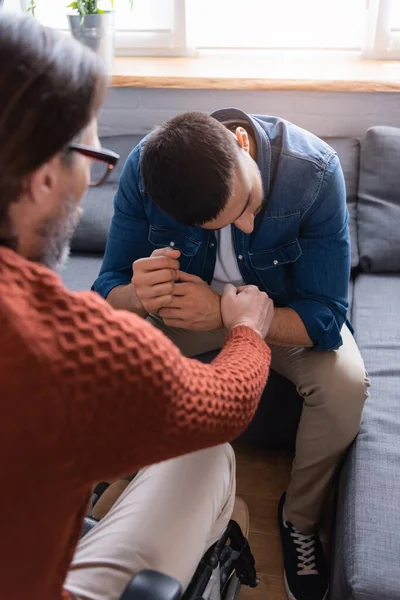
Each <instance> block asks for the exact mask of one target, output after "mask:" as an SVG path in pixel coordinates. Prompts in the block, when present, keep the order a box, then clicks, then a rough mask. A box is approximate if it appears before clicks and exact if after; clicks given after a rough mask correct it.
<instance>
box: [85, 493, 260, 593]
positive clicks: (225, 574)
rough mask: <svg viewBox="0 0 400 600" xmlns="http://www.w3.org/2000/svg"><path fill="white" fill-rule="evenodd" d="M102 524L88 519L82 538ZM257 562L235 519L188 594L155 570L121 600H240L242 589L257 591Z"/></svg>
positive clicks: (146, 572) (133, 584)
mask: <svg viewBox="0 0 400 600" xmlns="http://www.w3.org/2000/svg"><path fill="white" fill-rule="evenodd" d="M107 487H108V484H106V483H104V482H102V483H100V484H98V485H97V486H96V488H95V489H94V490H93V494H92V507H93V506H94V505H95V503H96V502H97V500H98V499H99V498H100V496H101V494H102V493H103V492H104V490H105V489H106V488H107ZM96 523H98V521H97V520H96V519H94V518H93V517H89V516H87V517H85V519H84V523H83V528H82V532H81V537H83V536H84V535H86V534H87V533H88V532H89V531H90V530H91V529H92V528H93V527H95V526H96ZM258 584H259V580H258V578H257V573H256V568H255V560H254V556H253V554H252V553H251V550H250V546H249V542H248V541H247V539H246V537H245V536H244V534H243V532H242V529H241V527H240V525H239V524H238V523H237V522H236V521H234V520H233V519H232V520H231V521H230V522H229V524H228V526H227V528H226V530H225V532H224V533H223V535H222V536H221V538H220V539H219V540H218V541H217V542H216V543H215V544H214V545H213V546H211V548H209V549H208V550H207V552H206V553H205V555H204V556H203V558H202V559H201V561H200V564H199V565H198V567H197V569H196V571H195V573H194V575H193V578H192V580H191V582H190V583H189V586H188V588H187V590H186V591H185V592H184V593H183V594H182V588H181V584H180V583H179V582H178V581H177V580H176V579H174V578H173V577H170V576H168V575H165V574H163V573H159V572H157V571H152V570H149V569H147V570H144V571H141V572H140V573H137V574H136V575H135V576H134V577H133V578H132V579H131V581H130V582H129V584H128V586H127V587H126V589H125V591H124V592H123V594H122V596H121V598H120V600H237V598H238V596H239V592H240V588H241V586H242V585H246V586H249V587H256V586H257V585H258Z"/></svg>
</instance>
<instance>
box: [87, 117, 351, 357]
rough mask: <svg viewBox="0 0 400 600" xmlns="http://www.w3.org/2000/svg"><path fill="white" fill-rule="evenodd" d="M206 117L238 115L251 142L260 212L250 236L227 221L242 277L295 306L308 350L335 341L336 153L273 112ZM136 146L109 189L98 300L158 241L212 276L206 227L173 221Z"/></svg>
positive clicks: (338, 261) (211, 242) (212, 238)
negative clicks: (153, 194) (147, 183)
mask: <svg viewBox="0 0 400 600" xmlns="http://www.w3.org/2000/svg"><path fill="white" fill-rule="evenodd" d="M212 116H213V117H214V118H216V119H218V120H219V121H221V122H223V123H240V124H244V122H246V123H247V126H250V127H251V128H252V130H253V134H254V137H255V140H256V144H257V164H258V167H259V169H260V172H261V176H262V182H263V187H264V196H265V202H264V205H263V209H262V210H261V212H260V213H259V214H258V215H257V217H256V219H255V227H254V231H253V233H251V234H245V233H243V232H242V231H240V230H239V229H237V228H236V227H234V226H233V227H232V232H233V242H234V248H235V252H236V257H237V260H238V265H239V268H240V271H241V273H242V278H243V280H244V281H245V282H246V284H252V285H256V286H258V287H259V288H260V289H262V290H264V291H266V292H267V293H268V294H269V296H270V297H271V298H272V299H273V301H274V303H275V306H276V307H290V308H292V309H293V310H295V311H296V312H297V313H298V314H299V316H300V317H301V319H302V321H303V322H304V324H305V327H306V329H307V332H308V334H309V336H310V338H311V340H312V342H313V344H314V348H315V349H316V350H333V349H336V348H338V347H339V346H340V345H341V344H342V338H341V334H340V332H341V328H342V326H343V324H344V322H345V320H346V313H347V310H348V282H349V276H350V238H349V229H348V212H347V206H346V192H345V184H344V178H343V173H342V169H341V166H340V163H339V159H338V157H337V154H336V153H335V151H334V150H333V149H332V148H331V147H330V146H328V145H327V144H326V143H325V142H323V141H322V140H320V139H319V138H317V137H315V136H314V135H312V134H311V133H308V132H307V131H304V130H303V129H300V128H299V127H297V126H295V125H293V124H291V123H289V122H287V121H284V120H283V119H279V118H277V117H270V116H260V115H247V114H246V113H244V112H242V111H241V110H238V109H232V108H230V109H222V110H219V111H217V112H216V113H214V114H213V115H212ZM144 143H145V140H144V141H142V142H141V143H140V144H139V145H138V146H137V147H136V148H134V150H133V151H132V152H131V154H130V156H129V157H128V159H127V162H126V164H125V166H124V169H123V171H122V174H121V178H120V181H119V186H118V190H117V193H116V196H115V201H114V211H115V212H114V217H113V220H112V224H111V228H110V232H109V236H108V240H107V246H106V251H105V256H104V260H103V264H102V267H101V271H100V275H99V277H98V279H97V280H96V281H95V283H94V285H93V289H94V290H95V291H97V292H98V293H99V294H101V295H102V296H103V297H106V296H107V295H108V294H109V292H110V291H111V290H112V289H113V288H114V287H116V286H118V285H124V284H128V283H129V282H130V281H131V278H132V263H133V262H134V261H135V260H137V259H139V258H143V257H146V256H150V254H151V253H152V252H153V251H154V250H155V249H156V248H163V247H166V246H172V247H174V248H176V249H178V250H180V252H181V257H180V259H179V261H180V268H181V270H183V271H187V272H188V273H192V274H194V275H198V276H199V277H202V278H203V279H204V280H205V281H207V282H208V283H211V280H212V278H213V273H214V267H215V260H216V253H217V240H216V235H215V232H213V231H209V230H205V229H202V228H201V227H188V226H185V225H180V224H179V223H177V222H176V221H175V220H174V219H173V218H171V217H169V216H168V215H167V214H166V213H164V212H163V211H162V210H161V209H160V208H158V207H157V205H156V204H155V203H154V202H153V201H152V199H151V198H150V196H149V195H148V194H147V193H146V190H145V187H144V183H143V178H142V174H141V170H140V156H141V150H142V148H143V144H144ZM204 176H205V177H206V176H207V174H206V173H205V174H204ZM188 201H190V198H188Z"/></svg>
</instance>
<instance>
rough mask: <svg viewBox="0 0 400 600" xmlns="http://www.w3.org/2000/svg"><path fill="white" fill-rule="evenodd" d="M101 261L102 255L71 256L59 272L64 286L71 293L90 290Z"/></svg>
mask: <svg viewBox="0 0 400 600" xmlns="http://www.w3.org/2000/svg"><path fill="white" fill-rule="evenodd" d="M102 260H103V255H102V254H79V253H75V254H73V255H72V256H70V258H69V260H68V263H67V265H66V267H64V269H62V271H61V272H60V275H61V278H62V280H63V283H64V285H65V286H66V287H67V288H68V289H69V290H71V291H72V292H81V291H84V290H90V288H91V287H92V285H93V282H94V280H95V279H96V278H97V276H98V274H99V271H100V267H101V262H102Z"/></svg>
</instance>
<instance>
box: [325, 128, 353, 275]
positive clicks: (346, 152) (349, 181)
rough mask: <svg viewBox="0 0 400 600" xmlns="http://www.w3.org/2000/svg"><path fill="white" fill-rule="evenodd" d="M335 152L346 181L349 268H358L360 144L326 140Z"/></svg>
mask: <svg viewBox="0 0 400 600" xmlns="http://www.w3.org/2000/svg"><path fill="white" fill-rule="evenodd" d="M325 141H326V142H327V143H328V144H329V145H330V146H332V148H333V149H334V150H336V152H337V154H338V157H339V160H340V164H341V165H342V169H343V174H344V178H345V181H346V195H347V206H348V209H349V217H350V221H349V227H350V239H351V267H352V269H354V268H356V267H358V264H359V254H358V239H357V191H358V176H359V162H360V142H359V141H358V140H356V139H354V138H327V139H326V140H325Z"/></svg>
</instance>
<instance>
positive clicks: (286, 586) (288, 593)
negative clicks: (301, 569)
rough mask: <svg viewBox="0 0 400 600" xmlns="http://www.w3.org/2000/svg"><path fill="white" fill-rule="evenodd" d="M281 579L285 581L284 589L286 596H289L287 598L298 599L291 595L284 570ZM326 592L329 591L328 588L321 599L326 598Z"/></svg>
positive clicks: (324, 599)
mask: <svg viewBox="0 0 400 600" xmlns="http://www.w3.org/2000/svg"><path fill="white" fill-rule="evenodd" d="M283 579H284V581H285V590H286V594H287V597H288V598H289V600H298V599H297V598H295V597H294V596H293V594H292V592H291V591H290V589H289V586H288V582H287V579H286V571H283ZM328 593H329V588H328V589H327V590H326V594H325V596H324V597H323V598H322V600H326V599H327V597H328Z"/></svg>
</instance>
